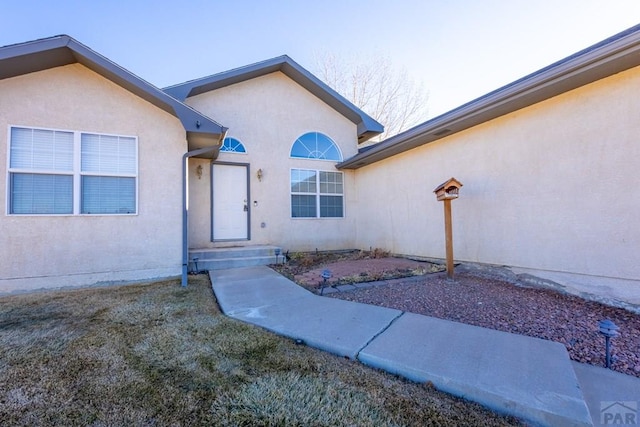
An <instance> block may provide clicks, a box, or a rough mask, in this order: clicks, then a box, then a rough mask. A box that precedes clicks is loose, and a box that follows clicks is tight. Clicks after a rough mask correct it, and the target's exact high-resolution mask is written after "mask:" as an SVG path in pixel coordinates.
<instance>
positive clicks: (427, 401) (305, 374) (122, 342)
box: [0, 275, 519, 426]
mask: <svg viewBox="0 0 640 427" xmlns="http://www.w3.org/2000/svg"><path fill="white" fill-rule="evenodd" d="M0 420H1V423H2V425H3V426H13V425H30V426H31V425H33V426H49V425H64V426H74V425H83V426H85V425H89V426H125V425H126V426H169V425H171V426H182V425H185V426H186V425H233V426H240V425H252V426H261V425H262V426H284V425H286V426H289V425H294V426H295V425H314V426H337V425H353V426H355V425H357V426H391V425H420V426H426V425H438V426H446V425H451V426H460V425H487V426H502V425H518V423H519V422H518V420H515V419H513V418H507V417H501V416H499V415H496V414H493V413H491V412H490V411H487V410H485V409H484V408H482V407H480V406H478V405H476V404H473V403H469V402H466V401H464V400H461V399H457V398H453V397H451V396H448V395H445V394H443V393H440V392H438V391H436V390H434V389H433V388H432V387H429V386H428V385H425V384H415V383H411V382H408V381H405V380H403V379H400V378H397V377H394V376H392V375H388V374H385V373H383V372H379V371H375V370H372V369H369V368H366V367H365V366H362V365H360V364H359V363H357V362H354V361H350V360H346V359H343V358H338V357H335V356H332V355H330V354H327V353H323V352H321V351H317V350H314V349H311V348H308V347H305V346H298V345H295V343H293V342H291V341H290V340H287V339H285V338H281V337H278V336H276V335H273V334H271V333H268V332H266V331H264V330H262V329H259V328H256V327H253V326H250V325H246V324H242V323H239V322H237V321H234V320H232V319H229V318H226V317H225V316H223V315H222V314H221V313H220V311H219V309H218V307H217V304H216V301H215V298H214V296H213V293H212V291H211V286H210V283H209V280H208V277H207V276H204V275H200V276H191V277H190V282H189V286H188V287H187V288H182V287H180V285H179V282H178V281H165V282H157V283H153V284H147V285H130V286H120V287H108V288H87V289H78V290H71V291H48V292H39V293H33V294H24V295H12V296H5V297H2V298H0Z"/></svg>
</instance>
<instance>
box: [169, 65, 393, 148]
mask: <svg viewBox="0 0 640 427" xmlns="http://www.w3.org/2000/svg"><path fill="white" fill-rule="evenodd" d="M278 71H280V72H282V73H283V74H285V75H286V76H288V77H289V78H291V79H292V80H293V81H295V82H296V83H298V84H299V85H300V86H302V87H303V88H305V89H306V90H307V91H309V92H310V93H312V94H313V95H315V96H316V97H317V98H319V99H320V100H322V101H323V102H324V103H326V104H327V105H329V106H330V107H332V108H333V109H334V110H336V111H337V112H338V113H340V114H341V115H343V116H344V117H345V118H347V119H348V120H350V121H351V122H352V123H354V124H356V125H357V133H358V140H359V141H360V142H363V141H366V140H368V139H369V138H371V137H373V136H376V135H378V134H380V133H382V132H383V131H384V126H382V125H381V124H380V123H378V122H377V121H376V120H374V119H373V118H372V117H370V116H369V115H367V114H366V113H365V112H363V111H362V110H360V109H359V108H358V107H356V106H355V105H353V104H352V103H351V102H350V101H348V100H347V99H346V98H344V97H343V96H342V95H340V94H339V93H337V92H336V91H335V90H333V89H332V88H330V87H329V86H327V85H326V84H325V83H323V82H322V81H321V80H320V79H318V78H317V77H315V76H314V75H313V74H311V73H310V72H308V71H307V70H305V69H304V68H303V67H301V66H300V65H299V64H298V63H296V62H295V61H294V60H292V59H291V58H290V57H289V56H287V55H282V56H278V57H276V58H272V59H268V60H266V61H262V62H258V63H255V64H251V65H247V66H245V67H241V68H236V69H233V70H229V71H225V72H222V73H218V74H214V75H211V76H207V77H203V78H201V79H196V80H191V81H188V82H185V83H182V84H178V85H174V86H170V87H167V88H165V89H164V91H165V92H167V93H168V94H170V95H172V96H174V97H176V98H177V99H179V100H181V101H184V100H186V99H187V98H188V97H191V96H196V95H200V94H203V93H206V92H209V91H212V90H216V89H220V88H222V87H226V86H230V85H233V84H236V83H240V82H243V81H247V80H251V79H254V78H256V77H261V76H264V75H267V74H271V73H274V72H278Z"/></svg>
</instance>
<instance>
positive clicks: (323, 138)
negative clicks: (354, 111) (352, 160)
mask: <svg viewBox="0 0 640 427" xmlns="http://www.w3.org/2000/svg"><path fill="white" fill-rule="evenodd" d="M291 157H297V158H301V159H321V160H335V161H337V162H340V161H342V153H340V149H339V148H338V146H337V145H336V144H335V142H333V141H332V140H331V138H329V137H328V136H327V135H324V134H322V133H320V132H309V133H305V134H304V135H302V136H301V137H300V138H298V139H296V141H295V142H294V143H293V146H292V147H291Z"/></svg>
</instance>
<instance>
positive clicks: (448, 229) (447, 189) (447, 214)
mask: <svg viewBox="0 0 640 427" xmlns="http://www.w3.org/2000/svg"><path fill="white" fill-rule="evenodd" d="M460 187H462V183H461V182H460V181H458V180H457V179H455V178H450V179H449V180H448V181H445V182H443V183H442V184H440V185H438V186H437V187H436V189H435V190H433V192H434V193H436V198H437V199H438V201H439V202H444V233H445V240H446V250H447V277H448V278H449V279H453V227H452V223H451V201H452V200H454V199H457V198H458V193H459V191H460Z"/></svg>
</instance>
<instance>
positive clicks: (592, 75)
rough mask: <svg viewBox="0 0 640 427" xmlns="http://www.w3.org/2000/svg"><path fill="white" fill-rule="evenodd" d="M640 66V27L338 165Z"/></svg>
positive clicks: (378, 156) (359, 163)
mask: <svg viewBox="0 0 640 427" xmlns="http://www.w3.org/2000/svg"><path fill="white" fill-rule="evenodd" d="M638 65H640V25H639V26H636V27H633V28H631V29H629V30H626V31H624V32H622V33H620V34H618V35H616V36H613V37H611V38H609V39H607V40H604V41H603V42H600V43H598V44H596V45H594V46H592V47H590V48H587V49H585V50H583V51H580V52H578V53H576V54H574V55H572V56H570V57H568V58H565V59H563V60H561V61H558V62H556V63H554V64H551V65H550V66H548V67H545V68H543V69H541V70H539V71H537V72H535V73H532V74H529V75H528V76H525V77H523V78H522V79H520V80H516V81H515V82H513V83H510V84H508V85H506V86H503V87H502V88H499V89H497V90H495V91H493V92H490V93H488V94H487V95H484V96H482V97H480V98H477V99H475V100H473V101H471V102H469V103H466V104H464V105H462V106H460V107H458V108H456V109H454V110H451V111H449V112H447V113H445V114H443V115H441V116H438V117H436V118H434V119H431V120H429V121H427V122H425V123H422V124H420V125H418V126H416V127H414V128H412V129H409V130H407V131H405V132H403V133H401V134H398V135H396V136H394V137H391V138H389V139H387V140H385V141H383V142H381V143H379V144H377V145H376V146H374V147H372V148H370V149H368V150H366V151H363V152H361V153H359V154H357V155H355V156H354V157H352V158H350V159H347V160H346V161H344V162H342V163H340V164H338V165H337V167H338V168H339V169H358V168H360V167H363V166H367V165H369V164H372V163H375V162H377V161H380V160H383V159H385V158H388V157H391V156H393V155H396V154H400V153H402V152H405V151H408V150H411V149H413V148H416V147H419V146H421V145H424V144H428V143H431V142H434V141H437V140H440V139H442V138H445V137H448V136H450V135H453V134H455V133H457V132H461V131H463V130H465V129H469V128H471V127H473V126H476V125H478V124H481V123H484V122H487V121H489V120H492V119H495V118H497V117H500V116H503V115H505V114H509V113H511V112H514V111H517V110H519V109H522V108H525V107H528V106H530V105H533V104H536V103H538V102H541V101H544V100H546V99H549V98H552V97H554V96H557V95H559V94H562V93H565V92H568V91H570V90H573V89H576V88H578V87H581V86H584V85H587V84H589V83H592V82H595V81H597V80H600V79H602V78H605V77H609V76H611V75H613V74H616V73H619V72H622V71H625V70H628V69H630V68H633V67H636V66H638Z"/></svg>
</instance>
